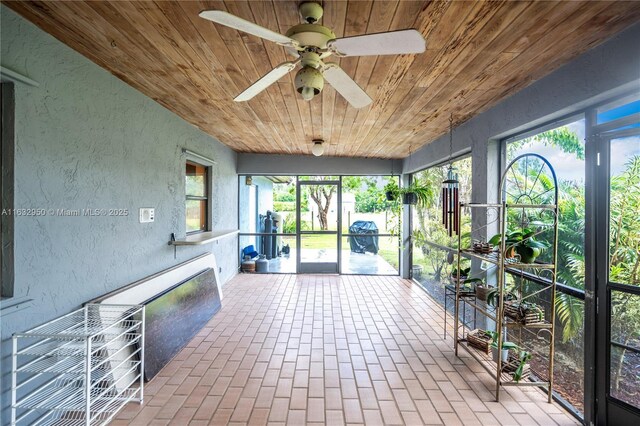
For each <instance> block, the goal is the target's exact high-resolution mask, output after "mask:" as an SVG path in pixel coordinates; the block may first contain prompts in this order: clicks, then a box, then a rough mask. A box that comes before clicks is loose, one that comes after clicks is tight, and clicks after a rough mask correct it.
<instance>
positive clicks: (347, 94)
mask: <svg viewBox="0 0 640 426" xmlns="http://www.w3.org/2000/svg"><path fill="white" fill-rule="evenodd" d="M323 74H324V78H325V80H327V82H328V83H329V84H330V85H332V86H333V88H334V89H336V91H337V92H338V93H340V94H341V95H342V97H343V98H345V99H346V100H347V102H349V103H350V104H351V106H353V107H354V108H362V107H365V106H367V105H369V104H370V103H371V102H373V101H372V100H371V98H370V97H369V95H367V92H365V91H364V90H362V88H361V87H360V86H358V83H356V82H355V81H353V79H352V78H351V77H349V75H348V74H347V73H346V72H344V70H343V69H342V68H340V67H339V66H338V65H337V64H327V66H326V67H325V69H324V73H323Z"/></svg>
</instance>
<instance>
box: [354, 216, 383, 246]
mask: <svg viewBox="0 0 640 426" xmlns="http://www.w3.org/2000/svg"><path fill="white" fill-rule="evenodd" d="M349 233H350V234H377V233H378V227H377V226H376V224H375V222H371V221H368V220H356V221H355V222H353V223H352V224H351V226H350V227H349ZM349 245H350V246H351V251H352V252H354V253H365V252H369V253H373V254H378V236H377V235H357V236H355V235H351V236H350V237H349Z"/></svg>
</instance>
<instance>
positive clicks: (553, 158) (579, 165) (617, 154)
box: [515, 101, 640, 182]
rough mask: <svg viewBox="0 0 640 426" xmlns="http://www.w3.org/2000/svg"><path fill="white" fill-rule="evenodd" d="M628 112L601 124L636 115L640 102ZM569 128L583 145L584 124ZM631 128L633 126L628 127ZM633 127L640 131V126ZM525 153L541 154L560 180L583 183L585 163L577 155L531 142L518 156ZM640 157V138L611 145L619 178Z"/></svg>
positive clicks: (606, 115) (605, 115) (606, 116)
mask: <svg viewBox="0 0 640 426" xmlns="http://www.w3.org/2000/svg"><path fill="white" fill-rule="evenodd" d="M628 105H630V107H629V108H625V107H627V105H625V106H624V107H621V108H617V109H616V110H614V111H615V112H616V114H615V115H614V114H611V113H610V112H609V111H608V112H607V113H603V114H600V116H599V118H601V119H602V120H599V121H601V122H602V121H610V120H612V119H615V118H619V117H620V116H624V115H627V114H630V113H633V112H639V111H640V101H638V102H633V103H631V104H628ZM567 127H568V128H569V129H570V130H572V131H574V132H575V133H576V134H577V135H578V139H579V140H581V141H582V142H583V144H584V133H585V129H584V120H579V121H575V122H573V123H571V124H568V125H567ZM629 127H631V126H629ZM633 127H640V123H638V124H637V125H634V126H633ZM526 152H534V153H536V154H540V155H542V156H543V157H545V158H546V159H547V160H549V163H551V165H552V166H553V168H554V169H555V171H556V175H557V176H558V179H559V180H572V181H576V182H584V167H585V163H584V160H580V159H578V158H577V157H576V156H575V155H574V154H566V153H564V152H562V151H561V150H560V149H558V148H555V147H547V146H544V145H542V144H539V143H536V142H532V143H529V144H527V145H525V146H523V147H522V148H521V149H519V150H518V151H516V153H515V154H516V155H519V154H523V153H526ZM633 155H640V136H629V137H626V138H621V139H616V140H613V141H612V144H611V172H612V174H619V173H621V172H622V171H623V170H624V168H625V163H626V162H627V161H629V159H630V158H631V156H633Z"/></svg>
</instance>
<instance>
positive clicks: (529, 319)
mask: <svg viewBox="0 0 640 426" xmlns="http://www.w3.org/2000/svg"><path fill="white" fill-rule="evenodd" d="M504 314H505V316H507V317H508V318H511V319H512V320H513V321H515V322H518V323H521V324H537V323H540V322H543V321H544V311H543V310H542V308H541V307H540V306H539V305H538V304H536V303H533V302H525V301H517V300H516V301H510V302H508V303H505V306H504Z"/></svg>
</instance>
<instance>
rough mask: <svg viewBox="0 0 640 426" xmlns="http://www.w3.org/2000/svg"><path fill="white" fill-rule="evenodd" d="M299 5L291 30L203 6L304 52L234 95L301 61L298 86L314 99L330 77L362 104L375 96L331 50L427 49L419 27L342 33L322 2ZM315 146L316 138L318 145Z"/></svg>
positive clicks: (220, 19)
mask: <svg viewBox="0 0 640 426" xmlns="http://www.w3.org/2000/svg"><path fill="white" fill-rule="evenodd" d="M298 11H299V12H300V16H301V17H302V19H303V20H304V23H302V24H298V25H294V26H293V27H291V28H290V29H289V30H288V31H287V32H286V35H282V34H279V33H276V32H275V31H271V30H270V29H268V28H264V27H261V26H259V25H257V24H254V23H253V22H250V21H247V20H245V19H242V18H239V17H237V16H235V15H232V14H230V13H228V12H224V11H221V10H205V11H203V12H200V17H201V18H204V19H208V20H209V21H212V22H215V23H217V24H220V25H224V26H227V27H230V28H234V29H236V30H238V31H243V32H245V33H248V34H251V35H254V36H256V37H260V38H263V39H265V40H269V41H272V42H274V43H277V44H279V45H281V46H284V47H285V48H286V49H287V51H288V52H289V53H291V54H293V55H295V56H298V59H297V60H295V61H293V62H284V63H282V64H280V65H278V66H277V67H275V68H274V69H273V70H271V71H270V72H268V73H267V74H265V75H264V76H262V77H261V78H260V79H259V80H258V81H256V82H255V83H253V84H252V85H251V86H249V87H248V88H247V89H245V90H244V91H243V92H242V93H240V94H239V95H238V96H236V97H235V98H234V101H236V102H244V101H248V100H250V99H252V98H253V97H254V96H256V95H258V94H259V93H260V92H262V91H263V90H265V89H266V88H267V87H269V86H270V85H272V84H273V83H275V82H276V81H278V80H279V79H281V78H282V77H284V76H285V75H287V74H288V73H290V72H291V71H293V70H294V69H295V68H296V67H297V66H298V65H299V64H300V65H301V66H302V69H300V70H299V71H298V73H297V74H296V76H295V79H294V81H295V86H296V90H297V92H298V93H300V94H301V95H302V98H303V99H305V100H307V101H309V100H311V99H313V97H314V96H316V95H318V94H319V93H320V92H321V91H322V88H323V86H324V80H327V82H328V83H329V84H330V85H331V86H333V88H334V89H336V91H337V92H338V93H339V94H340V95H341V96H342V97H343V98H345V99H346V100H347V102H349V104H351V106H353V107H354V108H362V107H365V106H367V105H369V104H370V103H371V102H373V101H372V99H371V98H370V97H369V95H367V93H366V92H365V91H364V90H362V88H361V87H360V86H358V84H357V83H356V82H355V81H353V79H352V78H351V77H350V76H349V75H348V74H347V73H346V72H344V70H342V68H340V67H339V66H338V64H336V63H325V62H324V59H326V58H328V57H329V56H331V55H335V56H338V57H342V56H377V55H398V54H411V53H422V52H424V51H425V49H426V43H425V40H424V37H423V36H422V34H420V32H418V31H416V30H414V29H408V30H400V31H389V32H384V33H377V34H365V35H360V36H355V37H345V38H336V35H335V33H334V32H333V31H332V30H331V29H330V28H327V27H325V26H323V25H320V24H318V23H317V22H318V21H319V20H320V18H322V15H323V13H324V12H323V9H322V6H321V5H320V4H318V3H316V2H304V3H301V4H300V5H299V6H298ZM315 146H316V145H315V144H314V148H315ZM320 146H321V147H322V144H320ZM320 155H321V154H320Z"/></svg>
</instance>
